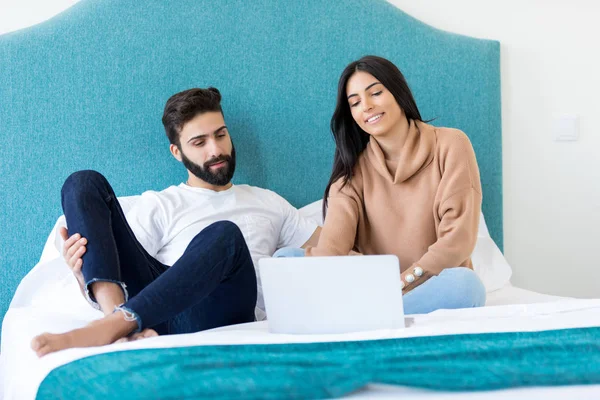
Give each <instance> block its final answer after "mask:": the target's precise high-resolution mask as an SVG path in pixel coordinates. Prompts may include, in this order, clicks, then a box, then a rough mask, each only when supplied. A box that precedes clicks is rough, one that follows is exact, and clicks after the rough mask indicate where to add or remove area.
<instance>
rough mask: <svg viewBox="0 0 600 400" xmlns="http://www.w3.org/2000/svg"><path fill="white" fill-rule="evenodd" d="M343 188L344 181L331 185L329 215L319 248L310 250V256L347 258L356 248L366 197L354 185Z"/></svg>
mask: <svg viewBox="0 0 600 400" xmlns="http://www.w3.org/2000/svg"><path fill="white" fill-rule="evenodd" d="M356 180H357V177H356V176H354V177H353V180H352V182H348V183H347V184H346V185H345V186H344V187H343V188H342V182H341V179H340V180H338V181H336V182H335V183H334V184H333V185H331V190H330V194H329V197H328V198H327V215H326V216H325V223H324V224H323V230H322V231H321V236H320V237H319V244H318V245H317V246H316V247H307V248H306V255H307V256H346V255H348V254H349V253H350V250H352V249H353V248H354V244H355V242H356V231H357V226H358V220H359V212H360V210H361V209H362V198H361V196H360V195H359V193H358V191H357V190H356V189H355V186H354V185H353V183H355V181H356Z"/></svg>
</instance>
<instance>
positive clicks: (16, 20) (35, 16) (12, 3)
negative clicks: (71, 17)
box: [0, 0, 79, 35]
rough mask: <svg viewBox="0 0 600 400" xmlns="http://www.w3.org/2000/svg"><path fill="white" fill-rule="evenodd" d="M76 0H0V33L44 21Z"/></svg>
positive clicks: (76, 0)
mask: <svg viewBox="0 0 600 400" xmlns="http://www.w3.org/2000/svg"><path fill="white" fill-rule="evenodd" d="M78 1H79V0H0V35H1V34H3V33H6V32H12V31H16V30H17V29H21V28H25V27H28V26H31V25H34V24H37V23H40V22H42V21H45V20H47V19H48V18H50V17H52V16H54V15H56V14H58V13H60V12H61V11H63V10H66V9H67V8H69V7H71V6H72V5H73V4H75V3H77V2H78Z"/></svg>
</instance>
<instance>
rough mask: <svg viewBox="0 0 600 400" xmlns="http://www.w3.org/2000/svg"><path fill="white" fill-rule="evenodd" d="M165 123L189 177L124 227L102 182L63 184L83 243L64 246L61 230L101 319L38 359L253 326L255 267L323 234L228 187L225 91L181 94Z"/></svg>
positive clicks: (57, 341)
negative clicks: (61, 352)
mask: <svg viewBox="0 0 600 400" xmlns="http://www.w3.org/2000/svg"><path fill="white" fill-rule="evenodd" d="M162 122H163V125H164V127H165V131H166V134H167V137H168V138H169V142H170V150H171V153H172V154H173V156H174V157H175V158H176V159H177V160H179V161H180V162H182V163H183V165H184V166H185V168H186V169H187V171H188V180H187V181H186V182H185V183H182V184H180V185H178V186H171V187H169V188H167V189H165V190H163V191H161V192H153V191H148V192H145V193H144V194H142V195H141V196H140V198H139V200H137V202H136V204H135V205H134V206H133V208H132V209H131V210H130V211H129V212H128V213H127V218H125V215H124V213H123V211H122V209H121V207H120V205H119V202H118V201H117V198H116V195H115V193H114V192H113V190H112V188H111V186H110V184H109V183H108V181H107V180H106V179H105V178H104V177H103V176H102V175H100V174H99V173H97V172H95V171H79V172H76V173H74V174H72V175H71V176H69V178H67V180H66V182H65V184H64V186H63V188H62V192H61V196H62V207H63V211H64V214H65V217H66V220H67V225H68V227H69V230H70V231H71V232H76V234H74V235H73V236H71V237H70V238H68V239H67V231H66V230H63V231H62V232H61V235H62V236H63V239H65V245H64V249H65V251H64V253H63V254H64V257H65V260H66V261H67V263H68V264H69V266H70V267H71V269H72V271H73V273H74V274H75V276H76V277H77V279H78V282H79V284H80V288H81V290H82V293H83V294H84V295H85V296H86V298H87V299H88V301H89V302H90V304H92V306H94V307H96V308H98V309H100V310H102V311H103V312H104V314H105V316H104V318H102V319H100V320H97V321H94V322H92V323H91V324H89V325H88V326H86V327H84V328H80V329H75V330H73V331H70V332H67V333H63V334H49V333H44V334H42V335H39V336H37V337H35V338H34V339H33V340H32V343H31V347H32V349H33V350H34V351H35V352H36V353H37V355H38V356H40V357H41V356H43V355H45V354H48V353H51V352H54V351H58V350H62V349H66V348H71V347H88V346H99V345H105V344H109V343H113V342H115V341H117V340H127V339H126V338H127V337H128V335H130V334H132V333H133V336H131V337H133V338H134V339H137V338H143V337H149V336H155V335H157V334H176V333H190V332H197V331H200V330H205V329H211V328H215V327H219V326H225V325H231V324H237V323H244V322H251V321H254V320H255V306H256V305H257V281H256V272H255V269H254V264H256V262H257V261H258V259H259V258H261V257H266V256H270V255H271V254H273V252H275V250H276V249H277V248H282V247H306V246H309V245H315V244H316V242H317V240H318V235H319V228H317V226H316V225H315V224H314V223H312V222H309V221H307V220H305V219H303V218H302V217H301V216H300V215H299V213H298V210H296V209H295V208H294V207H292V206H291V205H290V204H289V203H288V202H287V201H285V200H284V199H283V198H282V197H280V196H279V195H277V194H276V193H274V192H271V191H268V190H265V189H260V188H256V187H251V186H247V185H239V186H238V185H233V184H232V183H231V178H232V177H233V174H234V171H235V148H234V146H233V143H232V141H231V137H230V136H229V131H228V129H227V126H226V125H225V120H224V116H223V111H222V108H221V94H220V93H219V91H218V90H217V89H215V88H208V89H190V90H186V91H184V92H181V93H177V94H175V95H173V96H172V97H171V98H170V99H169V100H168V101H167V104H166V106H165V110H164V114H163V118H162ZM84 253H85V256H84ZM84 261H85V262H84ZM258 297H259V298H258V306H259V310H258V311H257V313H259V312H261V310H260V308H261V306H262V299H261V298H260V297H261V296H258ZM263 315H264V314H263ZM261 316H262V315H259V317H261Z"/></svg>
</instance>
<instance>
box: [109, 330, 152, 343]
mask: <svg viewBox="0 0 600 400" xmlns="http://www.w3.org/2000/svg"><path fill="white" fill-rule="evenodd" d="M155 336H158V333H156V331H155V330H154V329H150V328H147V329H144V330H143V331H141V332H138V333H134V334H133V335H131V336H127V337H124V338H121V339H119V340H117V341H116V342H115V343H125V342H134V341H136V340H141V339H148V338H151V337H155Z"/></svg>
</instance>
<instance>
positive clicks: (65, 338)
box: [31, 312, 137, 357]
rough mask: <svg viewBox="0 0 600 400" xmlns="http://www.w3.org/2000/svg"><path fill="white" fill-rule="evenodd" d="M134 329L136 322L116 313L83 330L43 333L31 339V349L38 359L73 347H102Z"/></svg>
mask: <svg viewBox="0 0 600 400" xmlns="http://www.w3.org/2000/svg"><path fill="white" fill-rule="evenodd" d="M136 327H137V322H136V321H126V320H125V318H124V317H123V314H122V313H120V312H116V313H114V314H110V315H107V316H106V317H104V318H102V319H99V320H97V321H94V322H92V323H90V324H89V325H87V326H86V327H84V328H79V329H74V330H72V331H69V332H66V333H61V334H52V333H43V334H41V335H39V336H36V337H35V338H33V340H32V341H31V348H32V349H33V351H35V353H36V354H37V355H38V357H43V356H45V355H46V354H49V353H53V352H55V351H59V350H65V349H70V348H74V347H95V346H104V345H107V344H111V343H114V342H115V341H116V340H118V339H121V338H122V337H125V336H127V335H128V334H129V333H130V332H131V331H133V330H134V329H135V328H136Z"/></svg>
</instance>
